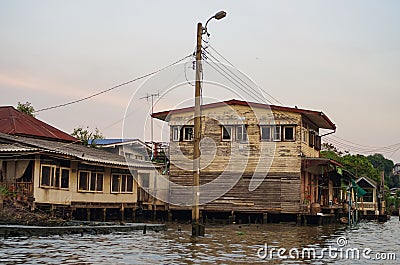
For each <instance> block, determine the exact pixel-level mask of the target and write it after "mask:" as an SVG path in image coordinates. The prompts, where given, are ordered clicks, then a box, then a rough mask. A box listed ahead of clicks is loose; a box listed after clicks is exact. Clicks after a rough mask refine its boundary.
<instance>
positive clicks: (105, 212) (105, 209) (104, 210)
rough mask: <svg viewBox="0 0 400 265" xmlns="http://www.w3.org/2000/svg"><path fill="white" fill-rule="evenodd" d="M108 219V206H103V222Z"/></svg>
mask: <svg viewBox="0 0 400 265" xmlns="http://www.w3.org/2000/svg"><path fill="white" fill-rule="evenodd" d="M106 221H107V208H103V222H106Z"/></svg>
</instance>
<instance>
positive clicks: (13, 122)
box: [0, 106, 78, 142]
mask: <svg viewBox="0 0 400 265" xmlns="http://www.w3.org/2000/svg"><path fill="white" fill-rule="evenodd" d="M0 132H2V133H6V134H11V135H24V136H32V137H39V138H44V139H57V140H59V141H65V142H76V141H78V139H76V138H74V137H72V136H71V135H69V134H67V133H65V132H63V131H61V130H59V129H57V128H55V127H53V126H51V125H49V124H47V123H45V122H42V121H40V120H38V119H36V118H35V117H32V116H30V115H28V114H26V113H22V112H20V111H18V110H16V109H15V108H14V107H12V106H5V107H0Z"/></svg>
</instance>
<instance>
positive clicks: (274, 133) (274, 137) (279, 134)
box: [272, 125, 282, 142]
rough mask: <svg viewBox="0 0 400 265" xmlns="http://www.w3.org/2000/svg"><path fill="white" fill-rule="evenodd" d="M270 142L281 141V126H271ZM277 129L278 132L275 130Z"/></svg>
mask: <svg viewBox="0 0 400 265" xmlns="http://www.w3.org/2000/svg"><path fill="white" fill-rule="evenodd" d="M272 129H273V130H272V141H273V142H280V141H282V126H281V125H273V126H272ZM277 129H279V130H277ZM277 131H279V133H277ZM276 136H279V138H277V137H276Z"/></svg>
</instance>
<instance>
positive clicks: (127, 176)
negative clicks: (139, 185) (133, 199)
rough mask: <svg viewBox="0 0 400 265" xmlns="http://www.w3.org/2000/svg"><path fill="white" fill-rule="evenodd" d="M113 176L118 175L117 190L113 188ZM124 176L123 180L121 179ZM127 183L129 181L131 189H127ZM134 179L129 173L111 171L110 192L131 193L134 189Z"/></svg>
mask: <svg viewBox="0 0 400 265" xmlns="http://www.w3.org/2000/svg"><path fill="white" fill-rule="evenodd" d="M114 177H118V184H117V185H118V187H117V190H114V187H115V186H114ZM124 177H125V182H124V181H123V180H124ZM129 183H131V189H132V190H128V187H129ZM123 186H125V187H123ZM134 186H135V185H134V179H133V176H132V175H131V174H121V173H113V174H111V191H110V192H111V193H112V194H121V193H122V194H132V193H133V191H134Z"/></svg>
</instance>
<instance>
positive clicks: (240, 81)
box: [204, 50, 272, 104]
mask: <svg viewBox="0 0 400 265" xmlns="http://www.w3.org/2000/svg"><path fill="white" fill-rule="evenodd" d="M204 51H205V53H206V54H208V55H210V57H211V58H214V60H216V61H217V63H218V64H217V63H215V62H214V61H212V60H210V61H211V62H213V63H215V66H216V67H218V68H219V69H220V70H221V71H222V72H224V73H225V74H227V75H228V76H229V77H230V78H231V79H234V81H236V82H238V83H240V85H241V86H243V87H244V86H247V87H248V88H249V89H250V90H251V93H252V95H253V96H254V97H253V98H254V99H256V100H259V98H260V95H257V94H258V93H257V92H258V91H257V90H256V89H255V88H253V87H252V86H251V85H249V84H248V83H246V81H244V80H243V79H242V78H241V77H240V76H238V75H237V74H235V73H234V72H233V71H232V70H231V69H229V68H228V67H226V66H225V65H224V64H223V63H221V62H220V61H219V60H218V59H217V58H216V57H214V56H213V55H212V54H211V53H209V52H208V51H207V50H204ZM206 62H207V60H206ZM209 65H210V66H211V64H209ZM221 66H222V67H221ZM213 68H214V67H213ZM214 69H215V68H214ZM225 69H226V70H225ZM218 72H219V73H220V74H221V75H223V76H224V77H226V76H225V75H224V74H222V73H221V72H220V71H218ZM226 78H227V77H226ZM227 79H228V80H229V78H227ZM232 83H233V82H232ZM266 100H267V101H268V102H269V103H271V104H272V102H271V101H269V100H268V99H266Z"/></svg>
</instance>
